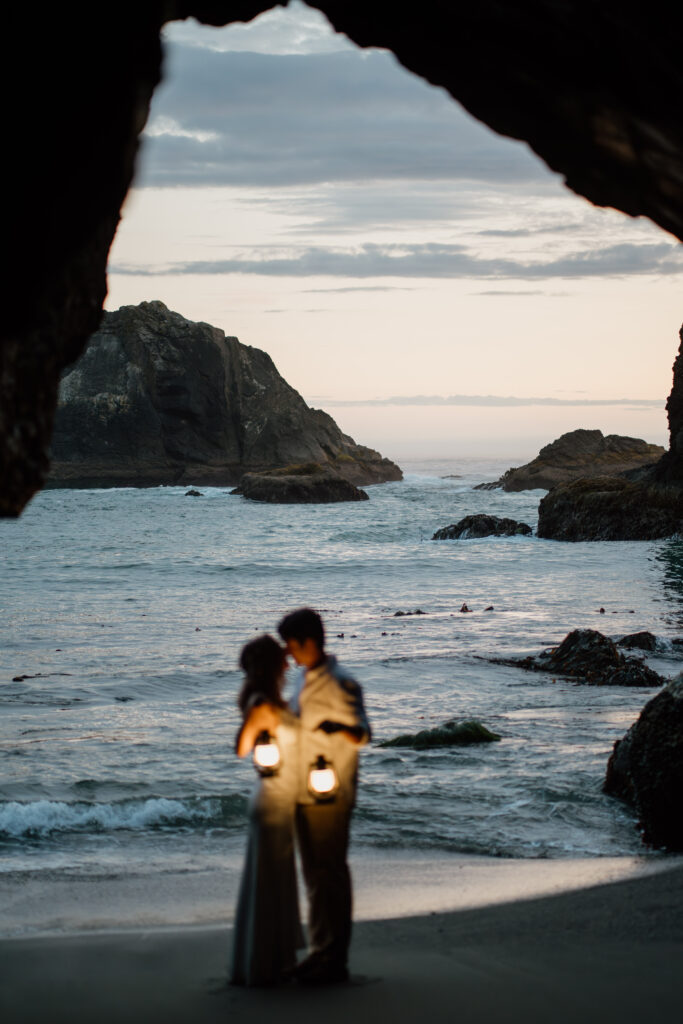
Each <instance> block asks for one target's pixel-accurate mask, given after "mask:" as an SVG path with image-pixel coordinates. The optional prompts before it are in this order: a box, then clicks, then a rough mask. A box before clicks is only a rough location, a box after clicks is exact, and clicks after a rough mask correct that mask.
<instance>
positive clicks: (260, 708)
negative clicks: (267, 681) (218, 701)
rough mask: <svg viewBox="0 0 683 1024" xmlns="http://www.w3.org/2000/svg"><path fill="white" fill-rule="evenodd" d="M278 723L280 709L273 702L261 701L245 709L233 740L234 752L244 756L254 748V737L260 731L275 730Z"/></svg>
mask: <svg viewBox="0 0 683 1024" xmlns="http://www.w3.org/2000/svg"><path fill="white" fill-rule="evenodd" d="M279 724H280V709H279V708H277V707H276V706H275V705H274V704H268V703H266V702H263V703H262V704H257V705H255V706H254V707H251V708H250V709H248V710H247V712H246V714H245V716H244V721H243V722H242V728H241V729H240V731H239V732H238V733H237V739H236V740H235V753H236V754H237V756H238V757H246V756H247V754H249V753H251V751H252V750H253V749H254V743H255V742H256V737H257V736H259V735H260V733H262V732H264V731H265V732H275V730H276V729H277V727H278V725H279Z"/></svg>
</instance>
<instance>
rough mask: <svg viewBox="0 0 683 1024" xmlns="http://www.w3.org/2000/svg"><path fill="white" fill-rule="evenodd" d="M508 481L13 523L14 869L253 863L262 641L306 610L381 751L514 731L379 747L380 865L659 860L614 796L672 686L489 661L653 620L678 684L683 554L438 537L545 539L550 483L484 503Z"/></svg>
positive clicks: (153, 503) (5, 572) (415, 474)
mask: <svg viewBox="0 0 683 1024" xmlns="http://www.w3.org/2000/svg"><path fill="white" fill-rule="evenodd" d="M505 468H507V463H505V464H504V463H501V462H500V461H489V460H450V461H439V462H437V461H433V462H421V463H404V469H405V470H406V478H405V480H404V481H402V482H399V483H391V484H384V485H379V486H375V487H371V488H369V493H370V501H368V502H364V503H360V504H341V505H322V506H277V505H274V506H268V505H259V504H254V503H250V502H246V501H245V500H244V499H243V498H241V497H239V496H236V495H231V494H230V493H229V491H228V490H227V489H219V488H202V489H201V490H202V491H203V496H202V497H200V498H190V497H186V496H185V490H186V488H174V487H166V488H155V489H145V490H138V489H114V490H86V491H69V490H57V491H47V492H43V493H41V494H39V495H37V496H36V498H35V499H34V501H33V502H32V503H31V505H30V507H29V508H28V509H27V511H26V512H25V514H24V516H23V517H22V518H21V519H20V520H18V521H16V522H15V521H0V551H1V552H2V556H1V557H2V575H1V584H0V615H1V619H0V631H1V635H2V640H1V653H0V875H2V876H3V877H4V878H5V880H6V881H9V880H11V879H12V878H16V879H25V878H29V877H30V878H34V879H35V878H36V877H38V878H43V879H56V880H59V879H60V878H69V877H73V876H75V875H76V874H77V875H78V876H79V877H88V876H90V877H92V878H116V877H119V876H123V875H125V874H126V873H130V872H136V873H137V874H138V876H141V877H144V876H145V873H150V874H151V873H152V872H156V873H158V872H164V871H174V872H193V871H195V872H196V871H201V870H204V869H207V870H208V869H210V868H211V867H212V866H218V865H220V864H221V863H222V862H223V861H224V859H225V858H226V857H231V856H232V857H233V858H235V857H238V856H239V855H240V854H241V850H242V846H243V842H244V829H245V809H246V802H247V797H248V793H249V790H250V787H251V785H252V783H253V778H254V773H253V768H252V766H251V764H250V763H249V761H246V762H240V761H238V760H237V759H236V758H235V756H234V755H233V752H232V744H233V738H234V735H235V732H236V729H237V726H238V714H237V710H236V706H235V697H236V693H237V691H238V688H239V686H240V674H239V672H238V671H237V668H236V662H237V658H238V654H239V649H240V647H241V645H242V644H243V643H244V642H245V641H246V640H247V639H249V638H250V637H251V636H253V635H255V634H256V633H257V632H261V631H264V630H270V631H274V629H275V626H276V623H277V621H278V619H279V618H280V616H281V615H282V614H283V612H284V611H286V610H288V609H291V608H293V607H296V606H299V605H301V604H310V605H313V606H314V607H316V608H318V609H320V610H321V611H322V614H323V617H324V619H325V622H326V625H327V631H328V637H329V642H328V647H329V650H330V651H331V652H334V653H335V654H337V656H338V657H339V659H340V660H341V661H342V662H343V663H344V664H345V665H346V666H347V667H348V668H349V669H350V670H352V671H353V673H354V674H355V675H356V676H357V678H358V679H359V681H360V682H361V683H362V684H363V687H364V691H365V695H366V702H367V705H368V710H369V714H370V716H371V720H372V724H373V727H374V732H375V739H376V740H378V741H379V740H382V739H385V738H390V737H391V736H394V735H396V734H398V733H403V732H415V731H418V730H420V729H423V728H428V727H431V726H433V725H437V724H438V723H441V722H443V721H445V720H447V719H451V718H459V719H471V718H474V719H477V720H479V721H480V722H482V723H483V724H485V725H486V726H487V727H488V728H490V729H492V730H493V731H495V732H497V733H499V734H500V735H501V736H502V740H501V742H499V743H493V744H487V745H481V746H474V747H469V748H451V749H443V750H432V751H425V752H416V751H412V750H407V749H396V748H393V749H382V748H380V747H378V746H376V745H375V744H372V745H370V746H369V747H367V748H365V749H364V750H363V752H362V755H361V757H362V763H361V786H360V793H359V801H358V807H357V811H356V815H355V820H354V830H353V840H352V842H353V847H354V850H356V851H358V852H361V853H362V851H374V855H375V856H376V855H379V854H381V851H386V855H387V856H390V855H392V854H395V853H396V851H403V852H404V853H405V852H406V851H407V852H410V851H413V852H414V853H415V856H418V855H423V854H424V853H425V851H437V852H439V853H458V854H484V855H488V856H495V857H500V858H507V857H517V858H520V857H521V858H565V857H566V858H577V857H578V858H581V857H593V856H598V857H619V856H633V855H639V854H642V853H643V852H644V848H643V847H642V844H641V841H640V838H639V836H638V833H637V830H636V827H635V821H634V819H633V816H632V815H631V814H630V813H629V812H628V810H627V809H626V808H624V807H623V806H622V805H621V804H620V803H618V802H616V801H614V800H612V799H610V798H608V797H606V796H604V795H603V794H602V792H601V784H602V780H603V777H604V771H605V765H606V761H607V758H608V756H609V753H610V751H611V748H612V745H613V743H614V741H615V740H616V739H618V738H620V737H621V736H622V735H623V734H624V733H625V731H626V730H627V729H628V727H629V726H630V725H631V723H632V722H633V721H634V720H635V719H636V718H637V716H638V714H639V712H640V709H641V708H642V706H643V704H644V703H645V702H646V701H647V700H648V699H649V698H650V697H651V696H652V695H653V693H654V692H656V691H653V690H641V689H635V690H634V689H626V688H620V687H616V688H599V687H589V686H584V685H579V684H577V683H574V682H568V681H566V680H555V679H552V678H551V677H549V676H545V675H541V674H529V673H525V672H524V671H523V670H521V669H518V668H509V667H503V666H499V665H495V664H492V663H491V662H490V661H489V660H488V659H489V658H491V657H500V656H505V657H510V656H523V655H525V654H529V653H534V652H537V651H539V650H540V649H542V648H544V647H548V646H550V645H553V644H556V643H558V642H559V641H560V640H561V639H562V638H563V637H564V636H565V634H566V633H567V632H568V631H569V630H571V629H575V628H579V627H589V628H597V629H600V630H601V631H602V632H604V633H607V634H608V635H610V636H612V637H614V638H617V637H619V636H621V635H623V634H624V633H629V632H635V631H637V630H641V629H648V630H650V631H652V632H653V633H655V634H656V635H657V636H658V637H660V638H662V640H663V641H664V642H663V643H662V650H661V652H659V653H658V654H657V656H656V657H650V658H649V659H648V661H649V663H650V664H651V665H652V666H653V667H655V668H656V669H657V670H658V671H660V672H661V673H662V674H664V675H665V676H672V675H674V674H676V673H677V672H678V671H680V670H681V668H683V665H681V664H680V660H679V659H678V658H677V656H676V655H675V654H674V653H673V650H672V649H671V648H670V645H669V646H668V647H667V644H666V642H665V641H667V640H669V641H670V640H671V639H673V638H675V637H679V636H680V635H681V634H682V632H683V623H682V616H683V603H682V602H683V543H682V542H681V541H678V540H667V541H659V542H653V543H611V544H608V543H604V544H603V543H596V544H573V545H569V544H561V543H554V542H551V541H543V540H539V539H538V538H537V537H536V536H533V537H514V538H487V539H484V540H468V541H443V542H434V541H431V539H430V538H431V535H432V533H433V532H434V530H436V529H437V528H439V527H441V526H445V525H447V524H449V523H452V522H455V521H457V520H458V519H460V518H462V517H463V516H464V515H467V514H470V513H474V512H489V513H492V514H496V515H505V516H511V517H513V518H515V519H521V520H523V521H526V522H528V523H529V524H530V525H531V526H532V527H534V528H535V526H536V519H537V507H538V501H539V499H540V497H541V496H542V492H525V493H521V494H505V493H503V492H500V491H475V490H473V484H475V483H478V482H480V481H482V480H486V479H494V478H495V477H497V476H498V475H499V474H500V472H502V470H504V469H505ZM446 474H451V475H453V474H454V475H455V477H454V478H450V479H444V478H443V477H444V476H445V475H446ZM463 602H466V603H467V605H468V606H469V608H470V609H471V612H470V614H463V613H461V612H460V610H459V609H460V608H461V606H462V604H463ZM491 605H492V606H493V610H492V611H486V610H485V609H487V608H488V607H489V606H491ZM418 608H419V609H421V610H422V611H423V612H424V613H425V614H424V615H411V616H396V614H395V613H396V612H397V611H404V612H406V611H415V610H416V609H418ZM600 608H604V613H600V611H599V609H600Z"/></svg>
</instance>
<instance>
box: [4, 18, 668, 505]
mask: <svg viewBox="0 0 683 1024" xmlns="http://www.w3.org/2000/svg"><path fill="white" fill-rule="evenodd" d="M268 6H269V4H268V3H267V2H263V0H242V2H241V3H240V4H239V5H228V4H220V3H216V2H205V0H203V2H202V3H197V2H194V0H184V2H183V3H175V2H174V3H166V4H138V5H134V6H131V5H100V6H99V7H98V6H96V5H93V6H92V7H91V8H90V9H89V13H88V17H87V18H84V17H83V16H82V14H81V11H80V8H79V7H78V6H73V5H72V6H71V7H69V6H68V5H67V6H64V5H62V6H57V5H52V6H49V5H48V6H46V5H43V7H41V8H40V9H38V7H37V6H36V5H32V4H25V5H16V4H15V5H13V6H12V7H11V11H10V16H11V24H10V26H9V27H8V32H9V33H10V37H11V38H12V39H14V40H17V41H18V42H19V44H20V49H19V54H18V56H19V59H20V61H23V62H24V63H30V68H31V76H30V77H31V89H21V90H18V91H17V90H16V88H15V85H16V79H15V74H14V69H13V67H12V63H13V62H10V61H6V62H5V64H4V67H3V73H4V75H5V86H4V94H5V95H6V96H12V97H13V100H12V102H11V103H10V104H8V106H7V110H6V111H5V116H6V122H5V132H6V136H7V138H10V139H12V147H13V151H14V152H15V153H20V154H21V160H13V161H7V165H6V167H5V172H6V175H7V178H8V180H7V185H6V194H7V195H9V196H11V197H12V201H11V202H10V203H8V204H7V206H6V209H5V211H4V222H3V229H4V230H3V238H4V241H5V246H6V253H5V260H4V261H3V263H4V265H5V267H6V268H7V269H6V272H5V281H4V284H5V289H4V302H5V304H4V310H3V312H4V316H3V323H2V337H1V338H0V479H1V480H2V481H3V487H2V490H1V491H0V514H2V515H18V514H19V513H20V512H21V509H22V508H23V507H24V505H25V504H26V502H27V501H28V500H29V499H30V497H31V495H32V494H33V493H34V492H35V491H36V490H37V489H38V488H40V487H41V486H42V481H43V477H44V474H45V472H46V470H47V450H48V446H49V440H50V433H51V427H52V419H53V415H54V409H55V404H56V399H57V385H58V380H59V375H60V372H61V370H62V369H63V368H64V367H65V366H66V365H68V364H69V363H71V362H72V361H73V360H74V359H76V358H77V356H78V354H79V353H80V352H81V351H82V350H83V346H84V345H85V342H86V339H87V337H88V336H89V335H90V334H91V333H92V332H93V331H94V330H95V329H96V328H97V324H98V322H99V318H100V315H101V308H102V302H103V300H104V296H105V294H106V265H107V256H108V253H109V249H110V246H111V242H112V239H113V236H114V232H115V231H116V227H117V224H118V222H119V214H120V210H121V205H122V203H123V201H124V199H125V196H126V192H127V190H128V188H129V186H130V184H131V181H132V178H133V172H134V168H135V158H136V153H137V149H138V136H139V134H140V133H141V131H142V129H143V126H144V125H145V122H146V119H147V115H148V112H149V104H150V100H151V97H152V92H153V89H154V87H155V86H156V85H157V83H158V82H159V80H160V77H161V62H162V50H161V44H160V30H161V28H162V26H163V23H164V21H165V20H166V19H168V20H173V19H177V18H189V17H192V16H196V17H198V18H199V19H203V20H204V21H205V22H207V23H211V24H216V25H220V24H226V23H228V22H229V21H230V18H231V17H234V18H240V19H246V20H249V19H251V18H254V17H256V16H257V15H258V14H259V13H260V12H262V11H264V10H266V9H267V8H268ZM318 6H319V7H320V9H321V10H322V11H324V12H325V14H326V15H327V17H328V18H329V19H330V21H331V23H332V24H333V25H334V27H335V28H336V29H337V30H338V31H340V32H344V33H346V35H348V36H349V38H350V39H352V40H354V41H355V42H356V43H357V44H358V45H359V46H361V47H369V46H377V47H383V48H386V49H390V50H392V51H393V52H394V53H395V54H396V56H397V58H398V60H399V61H400V62H401V64H402V65H403V66H404V67H406V68H408V69H409V70H410V71H411V72H413V73H415V74H417V75H421V76H422V77H424V78H425V79H426V80H428V81H429V82H431V83H432V84H433V85H437V86H441V87H443V88H444V89H446V90H447V91H448V92H449V93H450V94H451V95H452V96H453V97H454V98H455V99H457V100H458V101H459V102H461V103H462V104H463V105H464V106H465V107H466V109H467V110H469V111H470V113H471V114H473V115H474V116H475V117H477V118H479V119H480V120H482V121H484V122H485V123H486V124H488V125H489V126H490V127H492V128H493V129H494V130H495V131H497V132H499V133H501V134H504V135H507V136H510V137H512V138H516V139H524V140H526V141H527V142H528V143H529V145H530V146H531V148H532V149H533V150H534V152H536V153H537V154H539V155H540V157H541V158H542V159H543V160H545V162H546V163H547V164H548V165H549V166H550V167H552V168H553V169H554V170H555V171H556V172H558V173H559V174H561V175H562V176H563V177H564V179H565V181H566V183H567V185H568V187H569V188H571V189H572V190H573V191H575V192H577V193H579V194H580V195H583V196H586V197H587V198H588V199H589V200H590V201H591V202H593V203H596V204H598V205H601V206H613V207H616V208H617V209H620V210H624V211H625V212H626V213H628V214H629V215H631V216H639V215H644V216H647V217H650V218H651V219H652V220H653V221H654V222H655V223H657V224H659V225H661V226H662V227H663V228H664V229H665V230H666V231H670V232H672V233H673V234H674V235H676V236H677V237H679V238H683V180H682V179H681V173H680V168H681V163H682V160H683V124H682V122H681V117H680V94H681V80H682V78H683V72H681V70H680V63H681V62H680V59H679V58H680V53H679V48H680V38H681V29H682V28H683V13H682V12H681V8H680V5H676V4H669V5H666V6H665V7H662V5H657V4H635V5H633V4H614V3H610V4H592V5H591V6H590V9H589V13H590V18H589V19H588V16H587V8H586V5H583V4H579V3H576V2H573V0H569V2H566V3H564V2H563V3H559V2H557V0H539V2H537V3H535V4H534V5H533V8H529V6H528V4H519V3H512V2H511V3H508V4H501V3H499V2H494V0H481V2H480V3H478V4H475V5H469V6H468V5H459V4H458V5H454V4H444V3H443V2H441V0H423V3H422V4H421V5H420V19H419V25H416V21H415V16H414V11H413V10H412V9H411V8H409V7H407V6H406V7H401V6H399V5H396V4H393V5H387V4H368V3H367V2H364V0H363V2H361V0H344V2H340V0H318ZM589 22H590V31H588V27H587V26H588V24H589ZM29 40H30V44H29ZM634 55H635V58H637V59H634ZM37 95H39V96H41V117H40V123H41V130H40V131H36V128H35V118H34V117H33V115H32V111H33V109H34V105H35V103H34V97H35V96H37ZM368 103H369V104H371V103H372V96H371V95H369V96H368ZM88 125H99V126H106V130H93V131H90V130H85V129H84V126H88ZM46 153H51V154H57V153H58V154H59V159H55V160H51V159H50V160H47V159H45V154H46ZM233 241H234V240H233ZM226 242H228V243H229V242H230V238H229V237H228V238H227V239H226ZM644 358H646V357H644ZM681 384H682V382H681V381H676V380H675V381H674V393H675V396H676V397H675V398H674V397H673V395H672V405H671V407H670V413H671V411H673V410H674V407H677V408H678V409H679V410H680V409H681V408H683V388H682V386H681ZM670 420H671V415H670ZM676 422H677V423H678V425H679V426H680V424H681V418H680V414H679V413H676ZM672 432H673V430H672ZM680 461H681V460H680V453H679V447H678V443H676V445H675V447H674V450H673V459H672V461H671V463H670V464H669V466H668V467H667V474H669V473H671V476H669V475H667V480H669V479H683V476H682V475H681V466H680Z"/></svg>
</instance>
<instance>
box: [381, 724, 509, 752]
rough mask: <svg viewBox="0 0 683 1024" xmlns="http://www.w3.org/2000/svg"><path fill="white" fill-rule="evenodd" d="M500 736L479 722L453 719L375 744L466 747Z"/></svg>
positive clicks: (418, 746)
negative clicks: (431, 727) (432, 727)
mask: <svg viewBox="0 0 683 1024" xmlns="http://www.w3.org/2000/svg"><path fill="white" fill-rule="evenodd" d="M500 738H501V737H500V736H499V735H498V734H497V733H495V732H491V731H490V730H489V729H487V728H486V726H485V725H482V724H481V723H480V722H475V721H473V720H472V721H468V722H457V721H455V719H453V720H451V721H450V722H444V724H443V725H438V726H436V728H434V729H423V730H422V731H421V732H417V733H406V734H404V735H402V736H396V737H394V739H393V740H384V741H383V742H382V743H378V744H377V746H378V747H411V748H412V749H413V750H428V749H429V748H430V747H467V746H469V745H470V744H472V743H495V742H497V741H498V740H500Z"/></svg>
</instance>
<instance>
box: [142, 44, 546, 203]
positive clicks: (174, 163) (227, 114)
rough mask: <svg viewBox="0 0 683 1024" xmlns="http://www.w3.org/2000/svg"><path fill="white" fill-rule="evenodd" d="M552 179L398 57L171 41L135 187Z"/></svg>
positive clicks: (516, 145) (521, 148) (354, 51)
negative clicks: (253, 50) (217, 46)
mask: <svg viewBox="0 0 683 1024" xmlns="http://www.w3.org/2000/svg"><path fill="white" fill-rule="evenodd" d="M549 178H550V172H548V170H547V169H546V168H545V167H544V166H543V165H542V164H541V162H540V161H539V160H538V158H536V157H535V156H533V155H532V154H531V151H530V150H529V149H528V148H527V147H526V146H525V145H524V144H523V143H516V142H512V141H511V140H503V139H501V138H500V137H499V136H497V135H495V134H494V133H493V132H492V131H490V130H489V129H488V128H485V127H484V126H483V125H481V124H480V123H479V122H477V121H475V120H474V119H473V118H471V117H470V116H469V114H466V113H465V112H464V111H463V110H462V108H460V107H459V106H458V105H457V104H456V103H455V102H454V101H453V99H452V98H451V97H450V96H449V95H448V94H447V93H446V92H445V91H444V90H443V89H441V88H436V87H434V86H431V85H429V84H428V83H427V82H425V81H424V80H423V79H421V78H418V77H417V76H415V75H412V74H411V73H409V72H407V71H406V70H405V69H404V68H402V67H401V66H400V65H399V64H398V62H397V61H396V59H395V57H394V56H393V54H389V53H385V52H383V51H378V50H366V51H361V50H359V49H356V48H354V49H351V50H344V51H336V52H331V53H300V54H297V53H294V54H293V53H287V54H272V53H250V52H231V53H222V52H218V51H215V50H209V49H206V48H200V47H197V46H193V45H188V44H187V43H177V42H176V43H173V44H172V45H169V47H168V52H167V57H166V62H165V79H164V81H163V82H162V84H161V86H160V87H159V88H158V89H157V91H156V92H155V95H154V99H153V103H152V111H151V116H150V122H149V126H148V129H147V131H146V136H145V140H144V142H143V146H142V151H141V157H140V168H139V175H138V181H137V184H138V185H143V186H179V185H191V186H200V185H201V186H216V185H231V186H269V187H282V186H286V185H311V184H321V183H330V182H350V181H366V182H367V181H383V180H388V179H389V180H392V181H399V180H422V181H438V180H442V181H478V182H496V183H507V184H511V183H514V184H518V185H519V184H530V183H537V182H539V181H541V180H547V179H549Z"/></svg>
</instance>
